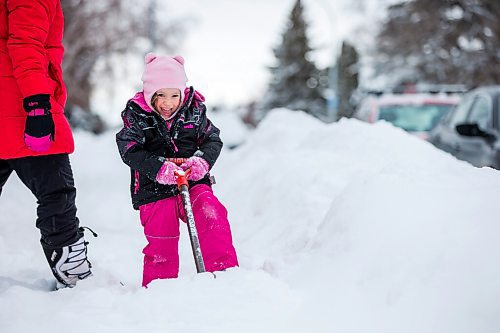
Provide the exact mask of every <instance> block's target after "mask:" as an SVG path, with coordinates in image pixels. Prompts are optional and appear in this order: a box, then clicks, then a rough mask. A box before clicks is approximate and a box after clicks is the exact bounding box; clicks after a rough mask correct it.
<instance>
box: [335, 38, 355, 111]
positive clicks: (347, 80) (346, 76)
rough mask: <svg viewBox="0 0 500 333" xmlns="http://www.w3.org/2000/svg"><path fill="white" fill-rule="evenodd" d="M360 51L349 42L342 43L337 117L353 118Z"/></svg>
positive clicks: (338, 62) (339, 63)
mask: <svg viewBox="0 0 500 333" xmlns="http://www.w3.org/2000/svg"><path fill="white" fill-rule="evenodd" d="M358 59H359V56H358V51H356V49H355V48H354V46H352V45H351V44H349V43H347V42H343V43H342V51H341V54H340V58H339V60H338V61H337V64H338V79H337V85H338V87H337V89H338V97H339V106H338V114H337V118H342V117H346V118H351V117H352V115H353V113H354V108H355V105H353V103H352V98H351V97H352V95H353V93H354V91H355V90H356V89H357V88H358V77H359V68H358Z"/></svg>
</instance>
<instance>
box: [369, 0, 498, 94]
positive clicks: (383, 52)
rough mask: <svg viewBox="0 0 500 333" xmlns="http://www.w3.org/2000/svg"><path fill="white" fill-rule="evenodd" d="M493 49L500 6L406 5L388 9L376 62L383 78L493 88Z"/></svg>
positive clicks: (473, 0) (427, 0)
mask: <svg viewBox="0 0 500 333" xmlns="http://www.w3.org/2000/svg"><path fill="white" fill-rule="evenodd" d="M498 45H500V1H494V0H442V1H435V0H410V1H407V2H403V3H400V4H397V5H393V6H391V7H390V8H389V17H388V20H387V21H386V23H385V25H384V26H383V29H382V31H381V32H380V34H379V36H378V51H379V52H378V53H379V54H378V60H379V61H378V62H379V64H382V66H381V70H382V71H383V72H386V73H387V72H399V73H401V72H405V73H410V77H409V78H411V79H417V80H418V79H421V80H422V79H423V80H426V81H430V82H433V83H461V84H465V85H467V86H469V87H474V86H478V85H487V84H498V82H500V53H499V52H498ZM407 78H408V77H407Z"/></svg>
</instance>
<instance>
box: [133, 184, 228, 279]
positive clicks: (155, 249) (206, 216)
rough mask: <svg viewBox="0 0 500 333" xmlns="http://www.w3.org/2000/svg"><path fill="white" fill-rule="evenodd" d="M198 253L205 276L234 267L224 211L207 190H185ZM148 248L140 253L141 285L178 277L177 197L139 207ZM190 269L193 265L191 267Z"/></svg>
mask: <svg viewBox="0 0 500 333" xmlns="http://www.w3.org/2000/svg"><path fill="white" fill-rule="evenodd" d="M189 194H190V197H191V205H192V208H193V215H194V219H195V224H196V229H197V231H198V238H199V241H200V247H201V252H202V255H203V260H204V262H205V268H206V270H207V271H208V272H214V271H221V270H224V269H226V268H229V267H234V266H237V265H238V259H237V258H236V251H235V249H234V247H233V241H232V237H231V229H230V227H229V221H228V219H227V210H226V208H225V207H224V206H223V205H222V204H221V203H220V202H219V200H218V199H217V198H216V197H215V195H214V194H213V192H212V189H211V188H210V186H207V185H204V184H200V185H196V186H194V187H193V188H190V189H189ZM139 210H140V216H141V223H142V225H143V227H144V234H145V235H146V239H147V240H148V245H147V246H146V247H145V248H144V250H143V251H142V252H143V253H144V270H143V278H142V285H143V286H144V287H146V286H147V285H148V284H149V283H150V282H151V281H152V280H155V279H168V278H176V277H177V276H178V274H179V253H178V246H179V235H180V233H179V219H181V220H183V221H184V222H185V214H184V209H183V208H182V200H181V197H180V195H178V196H175V197H170V198H166V199H163V200H159V201H155V202H151V203H149V204H145V205H142V206H140V207H139ZM193 265H194V263H193Z"/></svg>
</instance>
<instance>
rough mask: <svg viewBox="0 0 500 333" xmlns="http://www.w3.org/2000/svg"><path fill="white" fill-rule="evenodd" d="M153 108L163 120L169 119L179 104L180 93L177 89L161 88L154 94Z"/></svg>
mask: <svg viewBox="0 0 500 333" xmlns="http://www.w3.org/2000/svg"><path fill="white" fill-rule="evenodd" d="M155 95H156V99H155V100H154V104H153V106H154V108H155V109H156V111H158V113H159V114H160V115H161V116H162V117H163V118H165V119H167V118H169V117H170V116H171V115H172V114H173V113H174V112H175V111H177V109H178V108H179V105H180V104H181V92H180V90H179V89H177V88H162V89H160V90H158V91H157V92H156V93H155Z"/></svg>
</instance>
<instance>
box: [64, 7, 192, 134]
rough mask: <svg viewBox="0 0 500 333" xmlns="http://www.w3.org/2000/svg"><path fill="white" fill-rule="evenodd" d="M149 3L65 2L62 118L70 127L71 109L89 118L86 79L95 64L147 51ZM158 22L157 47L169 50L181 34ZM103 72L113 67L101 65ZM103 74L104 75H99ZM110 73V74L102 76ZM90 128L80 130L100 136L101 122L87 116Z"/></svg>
mask: <svg viewBox="0 0 500 333" xmlns="http://www.w3.org/2000/svg"><path fill="white" fill-rule="evenodd" d="M151 1H152V0H150V1H134V0H100V1H95V0H64V1H62V2H61V4H62V7H63V11H64V15H65V35H64V45H65V49H66V51H65V55H64V62H63V73H64V79H65V83H66V86H67V89H68V103H67V110H66V112H67V115H68V118H69V120H70V123H72V125H73V126H81V124H77V122H78V121H77V119H76V118H78V119H81V112H80V116H79V117H75V115H74V113H75V112H76V111H75V110H83V111H84V112H86V113H88V114H90V113H91V110H90V98H91V94H92V90H93V82H92V80H91V77H92V74H94V70H95V66H96V63H97V62H98V61H99V60H101V59H110V56H111V55H113V54H116V53H127V52H137V53H139V54H140V53H144V52H145V51H147V48H149V46H147V45H149V43H148V38H149V37H150V35H151V31H150V27H151V25H150V24H148V22H151V20H154V15H152V13H151V12H148V10H149V9H150V8H151V7H150V4H151ZM165 22H169V21H168V20H167V21H165V20H164V19H163V20H162V22H161V24H157V25H155V29H157V32H156V36H161V37H162V38H161V39H158V40H157V41H156V42H157V43H158V47H164V48H166V49H169V47H170V45H173V43H172V40H173V38H174V37H175V38H177V37H178V36H179V33H180V32H181V31H178V30H180V29H181V26H182V25H181V24H178V23H175V22H173V21H170V23H167V24H166V23H165ZM105 68H106V69H108V70H109V69H110V68H112V67H111V66H105ZM102 74H104V73H102ZM107 74H109V72H108V73H107ZM89 117H90V118H89V119H91V122H94V123H95V124H94V125H90V126H89V125H88V124H87V125H85V126H86V127H94V128H86V129H88V130H92V131H94V132H99V131H100V130H101V129H102V128H101V127H102V125H103V124H102V122H101V121H99V120H98V119H97V118H96V116H89Z"/></svg>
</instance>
